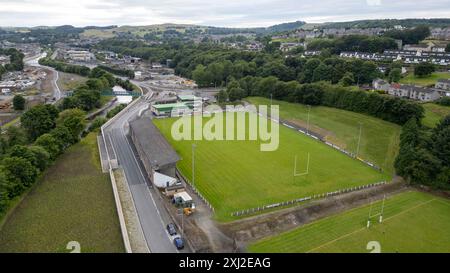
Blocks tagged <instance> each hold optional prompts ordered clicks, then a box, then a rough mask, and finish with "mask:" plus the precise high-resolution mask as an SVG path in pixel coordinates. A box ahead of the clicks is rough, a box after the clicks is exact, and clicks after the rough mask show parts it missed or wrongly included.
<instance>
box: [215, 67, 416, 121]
mask: <svg viewBox="0 0 450 273" xmlns="http://www.w3.org/2000/svg"><path fill="white" fill-rule="evenodd" d="M247 96H258V97H266V98H273V99H276V100H283V101H287V102H293V103H302V104H307V105H313V106H317V105H322V106H328V107H334V108H339V109H344V110H348V111H353V112H357V113H363V114H367V115H370V116H373V117H377V118H380V119H383V120H386V121H390V122H393V123H396V124H400V125H403V124H404V123H406V122H407V121H408V120H410V119H411V118H415V119H417V120H420V119H422V117H423V115H424V109H423V107H422V106H421V105H419V104H417V103H415V102H413V101H410V100H406V99H402V98H398V97H391V96H385V95H380V94H378V93H376V92H365V91H360V90H353V89H351V88H348V87H344V86H341V85H331V84H329V83H327V82H318V83H306V84H300V83H299V82H297V81H290V82H284V81H280V80H279V79H278V78H276V77H273V76H270V77H265V78H263V77H252V76H247V77H245V78H242V79H240V80H232V81H230V83H229V84H228V86H227V88H226V89H224V90H222V91H221V92H220V93H219V94H218V95H217V98H218V101H219V102H226V101H238V100H241V99H242V98H245V97H247Z"/></svg>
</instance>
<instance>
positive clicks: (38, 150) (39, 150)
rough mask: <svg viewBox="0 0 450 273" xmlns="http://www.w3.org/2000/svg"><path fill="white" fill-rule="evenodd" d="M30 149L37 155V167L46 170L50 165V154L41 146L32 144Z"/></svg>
mask: <svg viewBox="0 0 450 273" xmlns="http://www.w3.org/2000/svg"><path fill="white" fill-rule="evenodd" d="M29 150H30V151H31V152H32V153H33V154H34V156H35V157H36V162H35V163H36V164H35V167H36V168H38V169H39V170H40V171H41V172H42V171H44V170H45V168H47V167H48V165H50V154H49V153H48V152H47V151H46V150H45V149H44V148H43V147H41V146H30V147H29Z"/></svg>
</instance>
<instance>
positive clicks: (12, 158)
mask: <svg viewBox="0 0 450 273" xmlns="http://www.w3.org/2000/svg"><path fill="white" fill-rule="evenodd" d="M89 77H90V78H89V79H88V80H87V81H86V83H84V84H81V85H80V86H78V87H77V88H76V89H75V91H74V94H73V96H71V97H67V98H64V100H63V102H62V103H61V104H60V105H59V107H55V106H53V105H49V104H46V105H38V106H35V107H33V108H31V109H30V110H28V111H26V112H24V113H23V115H22V116H21V118H20V121H21V122H20V126H10V127H8V129H6V131H5V133H4V134H2V135H1V136H0V214H1V213H3V212H4V211H5V210H6V209H7V208H8V206H9V205H10V202H11V200H14V199H15V198H17V197H18V196H20V195H21V194H22V193H24V192H25V191H26V190H27V189H28V188H30V187H31V186H32V185H33V184H34V183H35V182H36V180H37V179H38V177H39V175H40V174H42V173H43V172H44V171H45V170H46V169H47V168H48V167H49V166H50V165H51V164H52V163H53V162H54V161H55V160H56V159H57V158H58V156H60V155H61V154H62V153H63V152H64V151H65V150H66V149H67V148H69V147H70V146H71V145H73V144H75V143H77V142H78V141H79V140H80V138H81V136H82V134H83V132H84V129H85V127H86V111H89V110H91V109H93V108H95V107H100V106H101V102H100V96H101V95H100V91H101V90H104V89H105V88H110V87H112V86H114V85H115V84H116V79H115V78H114V76H113V75H111V74H110V73H109V72H107V71H105V70H103V69H100V68H94V69H92V71H91V72H90V74H89ZM123 108H124V105H120V106H118V107H116V108H115V109H114V110H113V112H112V113H110V114H108V118H110V117H112V116H114V115H116V114H117V113H118V112H120V111H121V110H122V109H123ZM104 122H106V119H105V120H101V119H98V120H96V121H95V122H94V123H93V124H92V125H91V127H90V130H95V129H97V128H98V127H99V126H101V124H103V123H104Z"/></svg>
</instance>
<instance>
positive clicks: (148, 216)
mask: <svg viewBox="0 0 450 273" xmlns="http://www.w3.org/2000/svg"><path fill="white" fill-rule="evenodd" d="M147 106H148V103H145V102H143V101H141V102H139V103H137V104H136V105H134V106H133V107H132V108H131V109H128V111H126V112H122V113H121V114H120V116H119V117H118V118H117V119H116V120H115V121H114V122H113V123H112V124H111V125H110V126H108V127H107V128H105V129H104V133H105V137H106V138H109V137H111V142H112V147H113V150H114V152H115V154H116V156H117V158H118V160H119V165H120V166H121V167H122V168H123V169H124V171H125V176H126V178H127V181H128V184H129V188H130V191H131V194H132V197H133V199H134V203H135V206H136V211H137V213H138V216H139V220H140V222H141V226H142V230H143V232H144V236H145V239H146V241H147V245H148V248H149V249H150V251H151V252H152V253H177V252H179V251H178V250H177V249H176V247H175V246H174V244H173V239H172V237H171V236H169V234H168V233H167V231H166V225H167V224H168V223H170V222H171V220H170V217H169V215H168V213H167V211H166V210H165V209H164V207H163V205H162V203H161V202H162V200H160V198H159V196H158V195H157V193H156V192H155V190H154V189H151V188H149V186H148V185H147V179H146V178H145V173H146V172H145V170H143V169H142V168H141V166H140V164H139V163H138V161H137V157H136V155H135V153H134V151H133V148H132V146H131V143H130V142H131V140H129V138H127V127H128V121H129V120H130V119H132V118H133V117H135V116H136V115H137V114H138V113H139V112H140V111H141V110H142V109H145V107H147ZM181 252H189V250H188V249H185V250H183V251H181Z"/></svg>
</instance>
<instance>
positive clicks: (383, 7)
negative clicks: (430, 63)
mask: <svg viewBox="0 0 450 273" xmlns="http://www.w3.org/2000/svg"><path fill="white" fill-rule="evenodd" d="M444 17H445V18H450V0H316V1H313V0H276V1H275V0H69V1H61V0H0V26H41V25H48V26H55V25H65V24H71V25H75V26H87V25H97V26H104V25H150V24H160V23H188V24H201V25H212V26H227V27H238V26H240V27H254V26H269V25H273V24H278V23H282V22H289V21H296V20H303V21H307V22H309V23H319V22H330V21H349V20H359V19H377V18H444Z"/></svg>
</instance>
